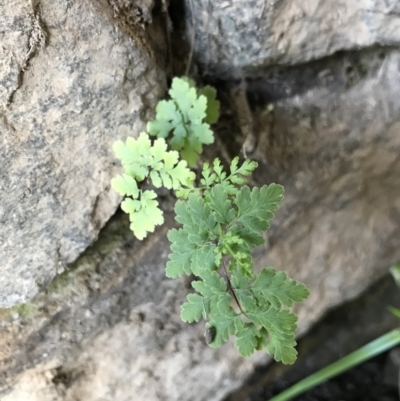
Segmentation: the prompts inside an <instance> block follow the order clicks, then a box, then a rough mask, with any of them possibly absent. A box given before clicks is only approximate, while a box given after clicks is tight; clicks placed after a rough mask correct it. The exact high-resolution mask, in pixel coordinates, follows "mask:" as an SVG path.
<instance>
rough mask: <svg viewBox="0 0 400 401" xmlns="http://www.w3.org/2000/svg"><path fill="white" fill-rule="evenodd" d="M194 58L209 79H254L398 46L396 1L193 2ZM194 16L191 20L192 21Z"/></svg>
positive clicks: (399, 10)
mask: <svg viewBox="0 0 400 401" xmlns="http://www.w3.org/2000/svg"><path fill="white" fill-rule="evenodd" d="M192 3H193V10H192V12H191V11H190V8H188V12H187V13H188V15H190V18H189V17H188V20H189V21H193V22H191V23H190V26H191V29H193V25H194V31H195V41H194V43H195V46H194V47H195V57H196V59H197V61H198V62H199V63H200V64H201V65H202V67H203V69H204V70H205V73H207V74H209V75H211V76H218V77H219V78H223V79H226V78H227V77H231V78H232V77H236V78H238V77H248V76H251V75H253V76H259V75H260V74H262V73H263V71H265V67H269V66H271V65H296V64H300V63H305V62H308V61H311V60H316V59H321V58H323V57H326V56H329V55H332V54H334V53H336V52H338V51H353V50H360V49H362V48H368V47H373V46H396V45H397V46H398V44H399V43H400V18H399V15H400V4H399V2H398V1H397V0H372V1H371V0H360V1H352V2H346V1H342V0H327V1H315V0H283V1H266V0H251V1H249V0H240V1H227V0H217V1H193V2H192ZM192 15H193V17H192Z"/></svg>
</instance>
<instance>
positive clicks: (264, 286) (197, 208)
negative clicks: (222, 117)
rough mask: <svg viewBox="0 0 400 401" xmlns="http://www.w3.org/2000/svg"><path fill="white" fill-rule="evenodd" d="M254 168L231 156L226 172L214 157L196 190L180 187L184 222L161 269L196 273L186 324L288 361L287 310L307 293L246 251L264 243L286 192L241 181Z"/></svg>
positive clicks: (290, 318)
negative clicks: (257, 263)
mask: <svg viewBox="0 0 400 401" xmlns="http://www.w3.org/2000/svg"><path fill="white" fill-rule="evenodd" d="M256 167H257V163H255V162H251V161H245V162H244V163H243V164H242V165H241V166H240V167H239V166H238V158H235V159H234V160H233V161H232V164H231V166H230V174H229V175H228V174H227V173H225V172H224V171H223V168H222V166H221V163H220V161H219V160H218V159H216V160H215V161H214V164H213V166H212V167H211V166H210V165H209V164H208V163H205V164H204V168H203V172H202V179H201V184H202V185H201V186H200V187H198V188H193V187H192V188H188V189H181V190H179V191H178V196H181V197H183V198H187V199H186V200H179V201H178V202H177V203H176V206H175V213H176V220H177V221H178V222H179V223H180V224H182V225H183V227H182V228H180V229H172V230H170V231H169V233H168V238H169V240H170V241H171V242H172V245H171V250H172V251H173V252H172V254H171V255H170V261H169V262H168V263H167V267H166V274H167V276H168V277H170V278H176V277H179V276H182V275H183V274H187V275H189V274H194V275H195V276H197V277H198V278H199V279H198V280H196V281H193V282H192V286H193V288H194V289H195V290H196V291H197V293H195V294H189V295H188V297H187V302H185V303H184V304H183V305H182V308H181V318H182V320H183V321H185V322H188V323H191V322H198V321H199V320H200V319H201V318H203V319H205V320H208V322H207V324H206V328H207V330H206V337H207V340H208V341H207V342H208V343H209V345H210V346H211V347H220V346H221V345H222V344H223V343H224V342H226V341H227V340H228V338H229V337H230V335H235V336H236V337H237V340H236V347H237V350H238V351H239V353H240V355H242V356H249V355H251V354H252V353H253V352H254V351H255V350H259V349H262V348H265V347H266V348H267V350H268V352H269V353H270V354H271V355H273V356H274V358H275V360H276V361H282V362H283V363H286V364H290V363H293V362H294V361H295V359H296V355H297V353H296V350H295V348H294V346H295V345H296V342H295V340H294V334H295V330H296V323H297V317H296V315H295V314H293V313H292V312H290V311H289V310H288V308H289V307H291V306H292V305H293V304H294V303H295V302H301V301H303V300H304V299H305V298H306V297H307V296H308V294H309V292H308V290H307V288H306V287H305V286H304V285H303V284H299V283H297V282H296V281H294V280H290V279H288V278H287V276H286V274H285V273H284V272H277V271H276V270H275V269H273V268H265V269H262V270H261V271H259V272H258V273H257V274H256V273H255V272H254V269H253V261H252V255H251V251H252V249H254V248H255V247H257V246H260V245H262V244H263V243H264V242H265V240H264V238H263V236H262V233H263V232H264V231H266V230H268V228H269V222H270V221H271V219H272V218H273V216H274V214H273V212H274V211H275V210H276V209H277V207H278V203H279V202H280V200H281V199H282V197H283V187H282V186H280V185H276V184H271V185H268V186H267V185H264V186H263V187H261V188H253V189H250V188H249V187H248V186H246V185H243V184H245V179H244V177H246V176H249V175H250V174H251V173H252V171H253V170H254V169H255V168H256ZM219 269H221V270H222V276H223V277H221V275H219V274H218V271H219Z"/></svg>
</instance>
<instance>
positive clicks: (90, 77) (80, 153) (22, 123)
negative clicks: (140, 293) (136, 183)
mask: <svg viewBox="0 0 400 401" xmlns="http://www.w3.org/2000/svg"><path fill="white" fill-rule="evenodd" d="M0 16H1V17H0V27H2V28H3V29H1V28H0V32H1V33H0V35H1V36H0V37H1V46H0V55H1V57H0V81H1V85H0V159H1V161H2V168H1V170H0V261H1V262H0V264H1V273H2V274H1V276H0V306H2V307H6V306H11V305H13V304H16V303H20V302H23V301H26V300H28V299H31V298H32V297H33V296H34V295H36V294H37V292H38V291H39V289H41V288H43V287H44V286H45V285H47V284H48V283H49V282H50V281H51V280H52V279H53V278H54V276H55V275H56V274H57V273H60V272H62V271H63V266H64V265H65V264H68V263H71V262H73V261H74V260H75V259H76V258H77V257H78V255H79V254H80V253H81V252H82V251H84V249H86V247H88V246H89V245H90V244H91V243H92V242H93V241H94V240H95V239H96V238H97V235H98V232H99V230H100V229H101V227H102V226H103V225H104V224H105V223H106V221H107V220H108V219H109V218H110V216H111V215H112V214H113V213H114V211H115V209H116V208H117V206H118V203H119V198H118V197H117V196H116V194H115V193H114V192H113V191H111V190H110V179H111V177H112V176H113V175H114V174H115V171H116V167H115V166H114V155H113V154H112V151H111V146H112V143H113V142H114V141H115V140H116V139H117V138H124V137H126V136H127V135H128V134H130V135H136V134H137V133H138V132H140V130H142V129H143V127H144V123H143V119H142V117H143V113H144V112H146V110H148V106H149V105H150V104H153V105H154V104H155V101H156V100H157V97H158V96H159V95H160V94H161V91H162V89H163V88H164V85H165V83H164V79H165V78H164V74H163V73H160V71H157V69H156V68H155V63H154V60H153V59H152V58H151V57H150V56H149V55H148V54H147V52H146V48H144V47H143V43H144V42H143V43H142V42H139V41H135V38H132V37H129V36H128V35H126V34H125V33H122V31H121V30H119V29H117V28H116V25H115V24H114V22H113V12H112V10H111V8H110V6H109V5H108V3H106V2H90V1H88V0H87V1H80V2H70V1H64V0H59V1H53V0H51V1H50V0H49V1H41V2H40V5H39V6H37V7H36V8H35V9H33V8H32V6H31V2H30V1H28V0H26V1H24V0H19V1H16V2H13V7H12V8H10V7H9V4H8V3H7V2H2V3H1V4H0ZM140 29H141V28H140ZM144 104H146V106H145V105H144Z"/></svg>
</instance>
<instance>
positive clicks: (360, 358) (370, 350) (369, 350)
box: [269, 329, 400, 401]
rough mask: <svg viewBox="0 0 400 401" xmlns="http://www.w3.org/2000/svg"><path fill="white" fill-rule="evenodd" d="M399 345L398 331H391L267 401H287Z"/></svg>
mask: <svg viewBox="0 0 400 401" xmlns="http://www.w3.org/2000/svg"><path fill="white" fill-rule="evenodd" d="M398 344H400V329H396V330H392V331H390V332H389V333H386V334H384V335H383V336H381V337H378V338H377V339H376V340H374V341H371V342H370V343H368V344H367V345H364V346H363V347H361V348H359V349H358V350H357V351H354V352H352V353H351V354H349V355H347V356H345V357H344V358H341V359H339V360H338V361H336V362H334V363H332V364H331V365H328V366H327V367H325V368H323V369H321V370H319V371H318V372H316V373H314V374H312V375H310V376H308V377H306V378H305V379H304V380H301V381H299V382H298V383H296V384H295V385H293V386H292V387H290V388H288V389H287V390H285V391H283V392H282V393H280V394H278V395H277V396H275V397H272V398H270V400H269V401H287V400H290V399H292V398H293V397H295V396H297V395H299V394H302V393H303V392H305V391H307V390H309V389H310V388H313V387H315V386H317V385H319V384H321V383H322V382H324V381H326V380H328V379H331V378H332V377H335V376H337V375H339V374H340V373H343V372H345V371H346V370H349V369H351V368H352V367H354V366H357V365H358V364H360V363H362V362H365V361H367V360H368V359H370V358H372V357H374V356H376V355H379V354H380V353H382V352H385V351H387V350H388V349H391V348H393V347H394V346H396V345H398Z"/></svg>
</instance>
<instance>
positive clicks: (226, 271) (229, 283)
mask: <svg viewBox="0 0 400 401" xmlns="http://www.w3.org/2000/svg"><path fill="white" fill-rule="evenodd" d="M222 265H223V267H224V271H225V277H226V281H227V282H228V287H229V289H230V291H231V293H232V295H233V298H234V299H235V301H236V304H237V306H238V307H239V309H240V312H242V314H243V315H245V316H246V317H247V318H248V316H247V315H246V313H245V312H244V311H243V309H242V306H241V305H240V302H239V300H238V299H237V296H236V293H235V290H234V289H233V287H232V283H231V280H230V279H229V275H228V270H227V268H226V265H225V260H224V259H222Z"/></svg>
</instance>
